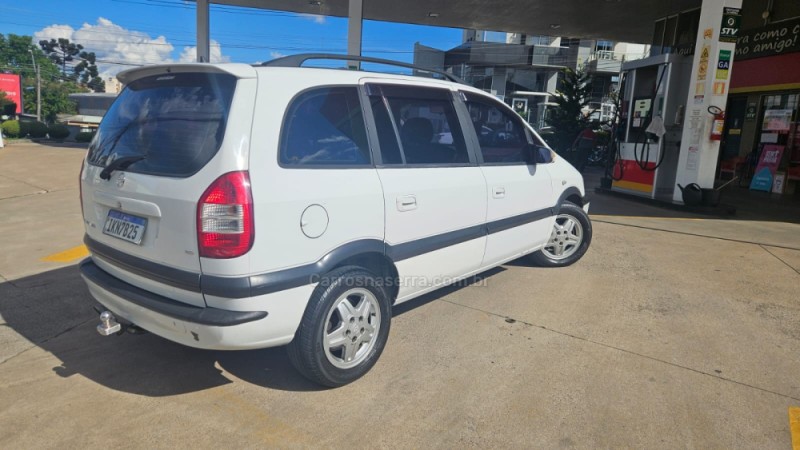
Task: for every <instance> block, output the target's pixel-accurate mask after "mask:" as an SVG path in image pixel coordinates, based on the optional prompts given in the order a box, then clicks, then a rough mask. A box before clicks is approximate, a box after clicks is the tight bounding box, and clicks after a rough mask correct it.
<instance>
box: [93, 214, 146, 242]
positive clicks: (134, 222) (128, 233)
mask: <svg viewBox="0 0 800 450" xmlns="http://www.w3.org/2000/svg"><path fill="white" fill-rule="evenodd" d="M146 227H147V219H145V218H144V217H138V216H132V215H130V214H125V213H124V212H120V211H114V210H111V211H109V212H108V217H106V224H105V225H104V226H103V234H107V235H109V236H114V237H115V238H119V239H122V240H125V241H128V242H133V243H134V244H141V243H142V237H143V236H144V230H145V228H146Z"/></svg>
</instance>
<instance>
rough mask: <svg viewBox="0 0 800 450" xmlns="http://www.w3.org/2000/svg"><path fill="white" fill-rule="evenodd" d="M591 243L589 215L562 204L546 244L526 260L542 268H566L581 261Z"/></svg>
mask: <svg viewBox="0 0 800 450" xmlns="http://www.w3.org/2000/svg"><path fill="white" fill-rule="evenodd" d="M591 243H592V222H591V221H590V220H589V215H588V214H586V211H584V210H583V208H581V207H580V206H578V205H575V204H574V203H564V204H563V205H561V208H560V209H559V212H558V214H557V215H556V219H555V221H554V222H553V229H552V231H551V234H550V238H549V239H548V241H547V243H546V244H545V245H544V247H543V248H541V249H540V250H537V251H536V252H534V253H531V254H530V255H529V256H528V259H529V260H530V261H531V262H533V263H534V264H536V265H538V266H542V267H566V266H569V265H571V264H574V263H575V262H577V261H578V260H579V259H581V258H582V257H583V255H585V254H586V251H587V250H588V249H589V245H590V244H591Z"/></svg>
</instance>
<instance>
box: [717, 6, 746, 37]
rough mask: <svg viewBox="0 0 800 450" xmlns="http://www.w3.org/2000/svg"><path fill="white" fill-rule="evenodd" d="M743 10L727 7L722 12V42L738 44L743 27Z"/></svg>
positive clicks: (720, 30)
mask: <svg viewBox="0 0 800 450" xmlns="http://www.w3.org/2000/svg"><path fill="white" fill-rule="evenodd" d="M740 12H741V9H739V8H729V7H727V6H726V7H725V8H723V10H722V26H721V27H720V29H719V41H720V42H736V37H737V36H738V35H739V30H740V29H741V27H742V16H741V14H740Z"/></svg>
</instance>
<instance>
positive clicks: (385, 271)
mask: <svg viewBox="0 0 800 450" xmlns="http://www.w3.org/2000/svg"><path fill="white" fill-rule="evenodd" d="M345 266H357V267H361V268H363V269H366V270H367V271H369V272H371V273H373V274H374V275H375V276H376V277H378V278H379V279H380V281H381V282H382V283H383V287H384V289H385V290H386V293H387V294H389V299H390V301H391V303H392V304H394V301H395V300H396V299H397V293H398V291H399V289H400V278H399V274H398V271H397V266H395V265H394V262H393V261H392V260H391V259H389V257H387V256H386V255H385V254H383V253H380V252H365V253H360V254H357V255H353V256H350V257H348V258H346V259H344V260H341V261H339V262H337V263H336V265H335V266H333V267H332V268H331V270H335V269H338V268H341V267H345Z"/></svg>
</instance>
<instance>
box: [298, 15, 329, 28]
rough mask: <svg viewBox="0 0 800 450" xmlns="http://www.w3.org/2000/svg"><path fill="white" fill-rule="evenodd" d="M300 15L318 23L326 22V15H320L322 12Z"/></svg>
mask: <svg viewBox="0 0 800 450" xmlns="http://www.w3.org/2000/svg"><path fill="white" fill-rule="evenodd" d="M298 16H300V17H302V18H304V19H308V20H310V21H312V22H314V23H318V24H320V25H322V24H323V23H325V16H323V15H320V14H298Z"/></svg>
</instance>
